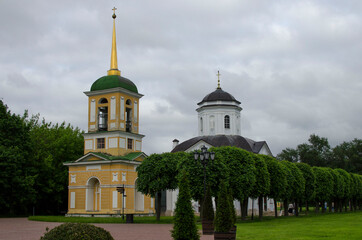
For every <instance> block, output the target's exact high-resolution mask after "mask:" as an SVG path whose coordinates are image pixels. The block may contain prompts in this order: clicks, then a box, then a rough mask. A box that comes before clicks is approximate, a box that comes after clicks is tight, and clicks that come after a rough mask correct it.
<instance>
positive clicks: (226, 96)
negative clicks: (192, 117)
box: [198, 88, 240, 105]
mask: <svg viewBox="0 0 362 240" xmlns="http://www.w3.org/2000/svg"><path fill="white" fill-rule="evenodd" d="M213 101H227V102H237V103H238V104H240V102H239V101H238V100H236V99H235V98H234V97H233V96H232V95H231V94H230V93H228V92H225V91H223V90H222V89H221V88H217V89H216V90H215V91H213V92H212V93H209V94H208V95H206V96H205V97H204V99H202V101H201V102H199V103H198V105H200V104H201V103H204V102H213Z"/></svg>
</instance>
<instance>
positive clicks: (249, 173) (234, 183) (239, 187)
mask: <svg viewBox="0 0 362 240" xmlns="http://www.w3.org/2000/svg"><path fill="white" fill-rule="evenodd" d="M210 151H213V152H215V155H216V156H215V159H217V160H218V161H220V160H221V161H223V162H224V163H225V165H226V166H227V168H228V172H229V186H230V188H231V190H232V193H233V197H234V198H235V199H238V200H243V199H245V198H247V197H249V195H250V193H251V191H252V189H253V187H254V184H255V181H256V177H255V170H256V169H255V162H254V158H253V154H251V153H249V152H247V151H245V150H243V149H240V148H236V147H218V148H210Z"/></svg>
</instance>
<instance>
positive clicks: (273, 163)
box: [259, 155, 287, 217]
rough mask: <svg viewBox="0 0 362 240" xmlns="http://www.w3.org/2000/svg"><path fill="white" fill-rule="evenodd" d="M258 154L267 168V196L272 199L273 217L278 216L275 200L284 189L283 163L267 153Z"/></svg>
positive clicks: (285, 182) (284, 172)
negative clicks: (268, 177) (268, 180)
mask: <svg viewBox="0 0 362 240" xmlns="http://www.w3.org/2000/svg"><path fill="white" fill-rule="evenodd" d="M259 156H260V157H262V158H263V159H264V161H265V163H266V165H267V168H268V172H269V176H270V190H269V194H268V197H269V198H273V199H274V213H275V217H278V208H277V201H279V200H281V199H282V196H283V194H284V193H285V191H286V186H287V179H286V170H285V167H284V165H282V164H281V163H280V162H279V161H277V160H276V159H275V158H273V157H271V156H267V155H259Z"/></svg>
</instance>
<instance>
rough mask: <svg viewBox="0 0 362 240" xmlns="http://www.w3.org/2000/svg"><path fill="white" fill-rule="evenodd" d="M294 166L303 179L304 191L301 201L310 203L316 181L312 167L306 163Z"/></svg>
mask: <svg viewBox="0 0 362 240" xmlns="http://www.w3.org/2000/svg"><path fill="white" fill-rule="evenodd" d="M296 166H297V167H298V168H299V170H300V171H301V172H302V174H303V178H304V179H305V190H304V193H303V197H302V199H301V200H302V201H311V200H312V199H314V195H315V185H316V179H315V175H314V172H313V170H312V167H311V166H309V165H308V164H306V163H296Z"/></svg>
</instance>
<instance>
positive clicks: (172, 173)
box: [136, 152, 185, 220]
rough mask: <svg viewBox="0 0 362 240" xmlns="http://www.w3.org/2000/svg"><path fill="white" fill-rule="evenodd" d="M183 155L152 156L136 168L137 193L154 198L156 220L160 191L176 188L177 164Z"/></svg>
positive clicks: (159, 205) (159, 208)
mask: <svg viewBox="0 0 362 240" xmlns="http://www.w3.org/2000/svg"><path fill="white" fill-rule="evenodd" d="M183 155H185V153H182V152H181V153H163V154H152V155H150V156H148V157H147V158H146V159H144V160H143V162H142V163H141V165H139V166H138V167H137V170H136V171H137V174H138V178H137V180H136V185H137V191H139V192H141V193H143V194H147V195H150V196H152V197H156V195H157V203H156V215H157V220H160V216H161V191H164V190H167V189H176V188H177V179H176V176H177V174H178V171H177V162H178V159H179V158H181V157H182V156H183Z"/></svg>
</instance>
